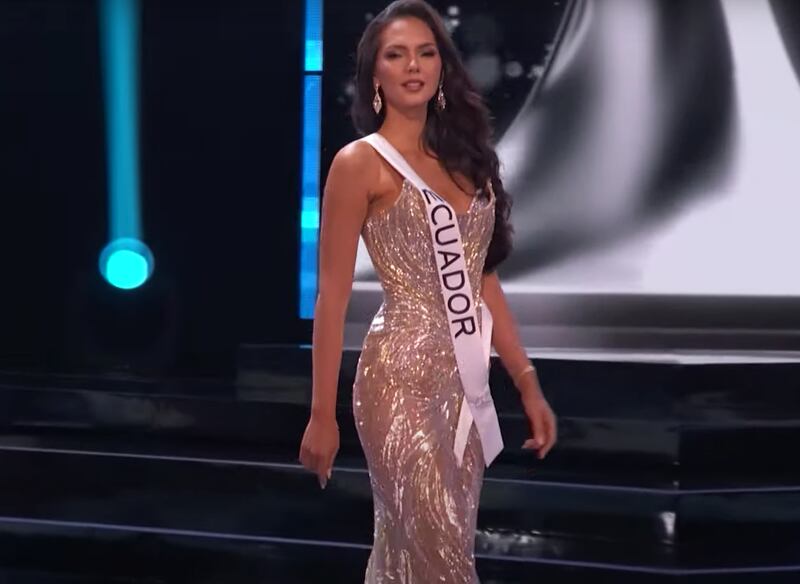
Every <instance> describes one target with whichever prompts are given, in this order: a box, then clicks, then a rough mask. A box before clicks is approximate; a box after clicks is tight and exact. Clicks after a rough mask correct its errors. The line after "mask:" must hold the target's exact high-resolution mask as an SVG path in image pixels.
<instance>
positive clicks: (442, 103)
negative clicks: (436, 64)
mask: <svg viewBox="0 0 800 584" xmlns="http://www.w3.org/2000/svg"><path fill="white" fill-rule="evenodd" d="M443 85H444V79H442V80H441V81H440V82H439V94H438V95H437V96H436V109H438V110H439V111H440V112H443V111H444V108H446V107H447V100H446V99H445V98H444V90H443V89H442V86H443Z"/></svg>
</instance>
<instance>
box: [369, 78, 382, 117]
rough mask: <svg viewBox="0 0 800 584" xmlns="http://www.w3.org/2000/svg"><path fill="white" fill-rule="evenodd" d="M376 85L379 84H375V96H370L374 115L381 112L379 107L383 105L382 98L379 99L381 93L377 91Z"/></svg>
mask: <svg viewBox="0 0 800 584" xmlns="http://www.w3.org/2000/svg"><path fill="white" fill-rule="evenodd" d="M378 87H380V85H376V86H375V97H373V98H372V109H374V110H375V115H378V114H379V113H381V108H382V107H383V100H382V99H381V94H380V93H378Z"/></svg>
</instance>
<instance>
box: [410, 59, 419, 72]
mask: <svg viewBox="0 0 800 584" xmlns="http://www.w3.org/2000/svg"><path fill="white" fill-rule="evenodd" d="M408 68H409V69H410V70H411V71H418V70H419V61H417V58H416V57H411V61H409V62H408Z"/></svg>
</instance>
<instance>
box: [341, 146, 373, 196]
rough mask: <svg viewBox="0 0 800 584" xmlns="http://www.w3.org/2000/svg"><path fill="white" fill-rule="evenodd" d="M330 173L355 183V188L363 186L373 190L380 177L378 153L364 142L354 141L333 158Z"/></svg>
mask: <svg viewBox="0 0 800 584" xmlns="http://www.w3.org/2000/svg"><path fill="white" fill-rule="evenodd" d="M330 173H331V174H334V173H335V174H336V176H337V177H339V178H343V179H345V180H348V181H354V183H355V184H354V185H353V186H356V185H358V186H363V187H365V188H366V189H367V190H372V188H373V187H374V186H375V185H376V184H377V181H378V178H379V177H380V159H379V157H378V153H377V152H375V149H374V148H373V147H372V146H370V145H369V144H367V143H366V142H365V141H364V140H353V141H352V142H350V143H349V144H346V145H345V146H343V147H342V148H341V149H340V150H339V151H338V152H337V153H336V155H335V156H334V157H333V162H332V164H331V170H330Z"/></svg>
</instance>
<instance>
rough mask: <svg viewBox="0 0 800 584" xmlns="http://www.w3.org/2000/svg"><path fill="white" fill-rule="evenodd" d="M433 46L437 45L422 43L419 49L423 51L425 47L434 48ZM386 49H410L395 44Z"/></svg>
mask: <svg viewBox="0 0 800 584" xmlns="http://www.w3.org/2000/svg"><path fill="white" fill-rule="evenodd" d="M433 46H435V43H431V42H427V43H421V44H419V45H417V48H418V49H421V48H423V47H433ZM386 48H387V49H407V48H408V47H407V46H406V45H402V44H398V43H394V44H391V45H388V46H387V47H386Z"/></svg>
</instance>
